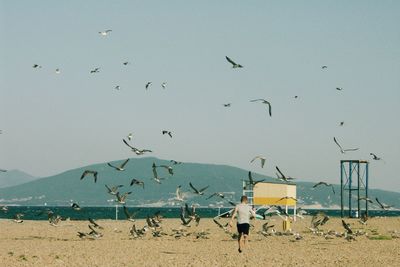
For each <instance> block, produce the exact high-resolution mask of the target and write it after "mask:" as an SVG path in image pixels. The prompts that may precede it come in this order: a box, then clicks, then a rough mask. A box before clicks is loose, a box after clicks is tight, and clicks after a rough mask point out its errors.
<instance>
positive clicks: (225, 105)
mask: <svg viewBox="0 0 400 267" xmlns="http://www.w3.org/2000/svg"><path fill="white" fill-rule="evenodd" d="M222 105H224V107H226V108H229V107H230V106H231V105H232V103H226V104H222Z"/></svg>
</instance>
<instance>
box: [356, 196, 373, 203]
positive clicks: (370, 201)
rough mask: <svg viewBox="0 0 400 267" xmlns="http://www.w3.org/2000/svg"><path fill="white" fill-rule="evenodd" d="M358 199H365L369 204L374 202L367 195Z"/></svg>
mask: <svg viewBox="0 0 400 267" xmlns="http://www.w3.org/2000/svg"><path fill="white" fill-rule="evenodd" d="M358 200H365V201H368V202H369V203H371V204H373V203H374V202H373V201H372V200H371V199H370V198H368V197H360V198H359V199H358Z"/></svg>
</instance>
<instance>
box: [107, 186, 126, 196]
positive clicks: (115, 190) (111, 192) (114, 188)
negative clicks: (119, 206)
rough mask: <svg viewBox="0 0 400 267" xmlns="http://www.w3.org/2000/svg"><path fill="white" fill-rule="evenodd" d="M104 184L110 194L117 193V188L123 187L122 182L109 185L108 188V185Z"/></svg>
mask: <svg viewBox="0 0 400 267" xmlns="http://www.w3.org/2000/svg"><path fill="white" fill-rule="evenodd" d="M104 186H105V187H106V188H107V190H108V193H109V194H111V195H116V194H117V193H118V188H121V187H123V185H122V184H120V185H116V186H113V187H111V188H110V187H109V186H108V185H106V184H105V185H104Z"/></svg>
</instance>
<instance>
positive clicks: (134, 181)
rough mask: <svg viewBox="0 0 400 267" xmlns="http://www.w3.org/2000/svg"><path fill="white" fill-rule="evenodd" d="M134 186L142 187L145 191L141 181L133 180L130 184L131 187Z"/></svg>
mask: <svg viewBox="0 0 400 267" xmlns="http://www.w3.org/2000/svg"><path fill="white" fill-rule="evenodd" d="M134 184H135V185H141V186H142V187H143V189H144V182H143V181H139V180H137V179H135V178H133V179H132V181H131V183H130V185H131V186H132V185H134Z"/></svg>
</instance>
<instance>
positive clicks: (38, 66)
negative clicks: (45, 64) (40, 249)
mask: <svg viewBox="0 0 400 267" xmlns="http://www.w3.org/2000/svg"><path fill="white" fill-rule="evenodd" d="M32 68H34V69H40V68H42V66H40V65H38V64H34V65H33V66H32Z"/></svg>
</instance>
